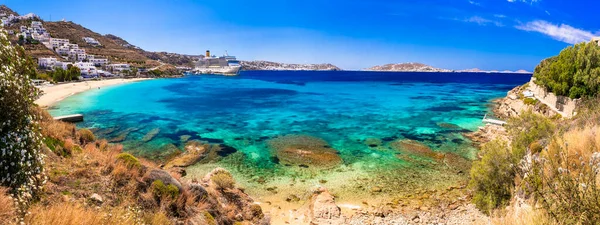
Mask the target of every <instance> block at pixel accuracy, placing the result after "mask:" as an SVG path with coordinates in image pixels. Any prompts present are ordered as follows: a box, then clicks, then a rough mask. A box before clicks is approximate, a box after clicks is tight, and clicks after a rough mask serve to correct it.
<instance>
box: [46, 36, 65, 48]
mask: <svg viewBox="0 0 600 225" xmlns="http://www.w3.org/2000/svg"><path fill="white" fill-rule="evenodd" d="M50 44H52V47H54V48H58V47H60V46H62V45H66V44H69V39H60V38H51V39H50Z"/></svg>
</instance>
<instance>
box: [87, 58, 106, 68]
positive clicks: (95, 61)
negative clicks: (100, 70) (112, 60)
mask: <svg viewBox="0 0 600 225" xmlns="http://www.w3.org/2000/svg"><path fill="white" fill-rule="evenodd" d="M88 62H91V63H93V64H94V65H95V66H104V65H106V64H108V59H96V58H93V59H88Z"/></svg>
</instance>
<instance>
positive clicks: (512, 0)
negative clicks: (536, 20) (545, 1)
mask: <svg viewBox="0 0 600 225" xmlns="http://www.w3.org/2000/svg"><path fill="white" fill-rule="evenodd" d="M507 1H508V2H523V3H527V4H532V5H533V3H537V2H541V1H542V0H507Z"/></svg>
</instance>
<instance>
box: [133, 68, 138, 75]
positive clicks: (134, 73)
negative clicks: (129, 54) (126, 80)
mask: <svg viewBox="0 0 600 225" xmlns="http://www.w3.org/2000/svg"><path fill="white" fill-rule="evenodd" d="M131 74H132V75H133V76H137V74H138V68H135V67H133V68H131Z"/></svg>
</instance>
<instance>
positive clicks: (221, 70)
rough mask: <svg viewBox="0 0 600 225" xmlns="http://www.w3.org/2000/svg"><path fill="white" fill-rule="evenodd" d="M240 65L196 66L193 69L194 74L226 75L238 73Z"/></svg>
mask: <svg viewBox="0 0 600 225" xmlns="http://www.w3.org/2000/svg"><path fill="white" fill-rule="evenodd" d="M241 68H242V67H241V66H222V67H196V68H195V69H194V70H193V73H195V74H222V75H228V76H235V75H238V74H239V72H240V69H241Z"/></svg>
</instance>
